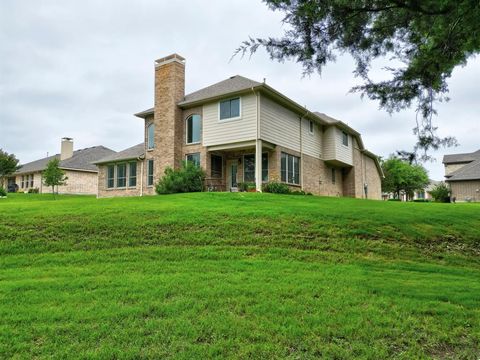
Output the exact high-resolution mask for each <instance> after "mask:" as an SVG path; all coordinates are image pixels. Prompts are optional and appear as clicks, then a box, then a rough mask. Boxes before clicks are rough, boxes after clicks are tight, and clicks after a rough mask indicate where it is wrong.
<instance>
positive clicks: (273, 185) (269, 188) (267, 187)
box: [262, 181, 290, 194]
mask: <svg viewBox="0 0 480 360" xmlns="http://www.w3.org/2000/svg"><path fill="white" fill-rule="evenodd" d="M262 190H263V191H264V192H267V193H272V194H290V188H289V187H288V185H287V184H284V183H281V182H278V181H270V182H268V183H266V184H263V186H262Z"/></svg>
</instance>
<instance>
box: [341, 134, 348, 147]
mask: <svg viewBox="0 0 480 360" xmlns="http://www.w3.org/2000/svg"><path fill="white" fill-rule="evenodd" d="M344 139H347V144H346V145H345V142H344V141H343V140H344ZM349 144H350V139H349V136H348V133H347V132H346V131H343V130H342V145H343V146H345V147H348V146H349Z"/></svg>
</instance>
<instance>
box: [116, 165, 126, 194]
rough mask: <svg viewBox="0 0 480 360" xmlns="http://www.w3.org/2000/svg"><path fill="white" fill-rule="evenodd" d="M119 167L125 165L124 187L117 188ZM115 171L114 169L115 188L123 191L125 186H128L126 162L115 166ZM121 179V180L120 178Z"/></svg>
mask: <svg viewBox="0 0 480 360" xmlns="http://www.w3.org/2000/svg"><path fill="white" fill-rule="evenodd" d="M120 165H125V186H118V180H119V177H118V167H119V166H120ZM115 169H116V172H115V174H116V176H115V188H116V189H125V188H127V185H128V182H127V181H128V164H127V163H126V162H121V163H118V164H116V165H115ZM122 179H123V178H122Z"/></svg>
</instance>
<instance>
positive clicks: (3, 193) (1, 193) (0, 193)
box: [0, 186, 7, 196]
mask: <svg viewBox="0 0 480 360" xmlns="http://www.w3.org/2000/svg"><path fill="white" fill-rule="evenodd" d="M0 196H7V191H6V190H5V189H4V188H3V187H1V186H0Z"/></svg>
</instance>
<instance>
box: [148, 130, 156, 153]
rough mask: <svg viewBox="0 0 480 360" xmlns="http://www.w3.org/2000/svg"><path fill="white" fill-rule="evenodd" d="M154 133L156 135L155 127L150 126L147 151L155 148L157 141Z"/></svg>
mask: <svg viewBox="0 0 480 360" xmlns="http://www.w3.org/2000/svg"><path fill="white" fill-rule="evenodd" d="M154 133H155V125H154V124H150V125H148V127H147V149H148V150H151V149H153V148H154V147H155V139H154Z"/></svg>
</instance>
